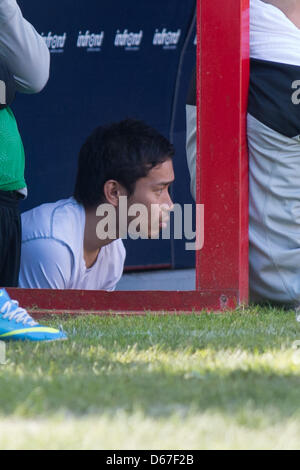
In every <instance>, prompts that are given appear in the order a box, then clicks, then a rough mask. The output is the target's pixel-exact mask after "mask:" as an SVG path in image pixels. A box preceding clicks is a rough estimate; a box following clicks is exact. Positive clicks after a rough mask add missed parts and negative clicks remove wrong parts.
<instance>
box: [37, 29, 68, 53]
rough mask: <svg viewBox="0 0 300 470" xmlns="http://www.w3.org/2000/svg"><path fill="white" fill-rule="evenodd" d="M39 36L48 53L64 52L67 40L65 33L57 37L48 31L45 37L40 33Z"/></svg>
mask: <svg viewBox="0 0 300 470" xmlns="http://www.w3.org/2000/svg"><path fill="white" fill-rule="evenodd" d="M41 36H42V38H43V39H44V41H45V43H46V45H47V47H48V49H49V50H50V52H64V48H65V45H66V40H67V33H64V34H62V35H59V34H52V31H49V33H48V34H47V36H45V34H44V33H41Z"/></svg>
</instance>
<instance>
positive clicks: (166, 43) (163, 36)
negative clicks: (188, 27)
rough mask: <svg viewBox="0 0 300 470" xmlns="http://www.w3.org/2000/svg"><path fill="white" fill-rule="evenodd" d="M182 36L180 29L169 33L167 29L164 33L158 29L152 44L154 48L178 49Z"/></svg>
mask: <svg viewBox="0 0 300 470" xmlns="http://www.w3.org/2000/svg"><path fill="white" fill-rule="evenodd" d="M180 36H181V29H178V30H177V31H167V29H166V28H164V29H163V30H162V31H159V30H158V29H156V30H155V33H154V36H153V41H152V43H153V45H154V46H161V47H162V48H163V49H176V48H177V45H178V43H179V40H180Z"/></svg>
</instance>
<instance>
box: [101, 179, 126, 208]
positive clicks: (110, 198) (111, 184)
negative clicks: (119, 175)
mask: <svg viewBox="0 0 300 470" xmlns="http://www.w3.org/2000/svg"><path fill="white" fill-rule="evenodd" d="M103 192H104V196H105V199H106V202H107V203H108V204H111V205H113V206H114V207H118V205H119V197H120V196H127V191H126V190H125V188H124V186H122V185H121V184H120V183H118V181H116V180H108V181H106V183H105V184H104V188H103Z"/></svg>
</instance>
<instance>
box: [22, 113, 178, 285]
mask: <svg viewBox="0 0 300 470" xmlns="http://www.w3.org/2000/svg"><path fill="white" fill-rule="evenodd" d="M173 156H174V148H173V146H172V145H171V144H170V143H169V142H168V140H167V139H165V138H164V137H163V136H162V135H160V134H159V133H158V132H157V131H155V130H154V129H152V128H151V127H149V126H147V125H146V124H144V123H143V122H140V121H136V120H131V119H127V120H125V121H122V122H120V123H116V124H112V125H110V126H106V127H98V128H97V129H96V130H95V131H94V132H93V133H92V135H91V136H90V137H89V138H88V139H87V140H86V142H85V144H84V145H83V146H82V148H81V151H80V154H79V162H78V172H77V180H76V184H75V191H74V195H73V197H70V198H69V199H64V200H60V201H58V202H55V203H51V204H43V205H41V206H39V207H37V208H35V209H32V210H30V211H28V212H25V213H24V214H22V230H23V235H22V253H21V271H20V278H19V285H20V287H23V288H48V289H84V290H106V291H112V290H114V289H115V287H116V284H117V283H118V281H119V280H120V278H121V276H122V272H123V267H124V261H125V248H124V245H123V242H122V240H121V238H120V237H121V236H124V232H127V230H128V229H130V224H131V222H132V221H133V219H134V217H133V216H132V214H133V212H134V211H133V212H132V213H131V212H130V208H133V207H134V206H136V205H137V204H139V205H143V207H144V208H145V212H144V213H146V214H147V221H146V224H145V223H143V224H141V226H143V227H144V228H145V227H146V228H145V231H146V232H147V233H144V234H143V238H150V237H151V238H155V237H157V236H158V235H159V232H160V230H161V229H162V228H164V227H165V226H166V224H167V221H168V219H169V212H170V211H171V210H172V207H173V203H172V201H171V198H170V195H169V187H170V185H171V184H172V182H173V181H174V172H173V161H172V160H173ZM121 198H122V203H123V204H124V199H125V200H126V207H127V208H128V211H126V213H124V210H123V212H122V211H121V210H120V211H119V210H118V209H119V208H120V204H121ZM152 206H155V208H156V210H157V213H156V221H157V223H155V224H154V225H151V208H152ZM122 207H125V206H124V205H123V206H122ZM111 209H113V213H112V212H111ZM107 214H112V219H111V224H109V230H108V231H106V229H105V230H104V229H103V230H100V231H99V227H100V226H101V220H102V221H103V220H104V219H105V218H106V220H108V219H107ZM128 214H129V215H128ZM114 215H115V217H114ZM120 219H122V220H120ZM122 221H123V223H121V222H122ZM124 221H125V222H124ZM144 222H145V221H144ZM99 224H100V225H99ZM124 225H125V227H124ZM138 231H139V230H138ZM99 232H101V233H99ZM125 235H126V234H125Z"/></svg>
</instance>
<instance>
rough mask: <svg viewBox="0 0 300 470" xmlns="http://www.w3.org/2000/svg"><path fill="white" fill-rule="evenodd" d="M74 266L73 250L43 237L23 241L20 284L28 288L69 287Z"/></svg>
mask: <svg viewBox="0 0 300 470" xmlns="http://www.w3.org/2000/svg"><path fill="white" fill-rule="evenodd" d="M72 266H73V255H72V252H71V250H70V249H69V248H68V247H67V246H66V245H64V244H63V243H61V242H59V241H56V240H52V239H47V238H42V239H40V238H39V239H35V240H30V241H25V242H23V243H22V252H21V269H20V276H19V286H20V287H23V288H26V289H68V286H69V281H70V278H71V273H72Z"/></svg>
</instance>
